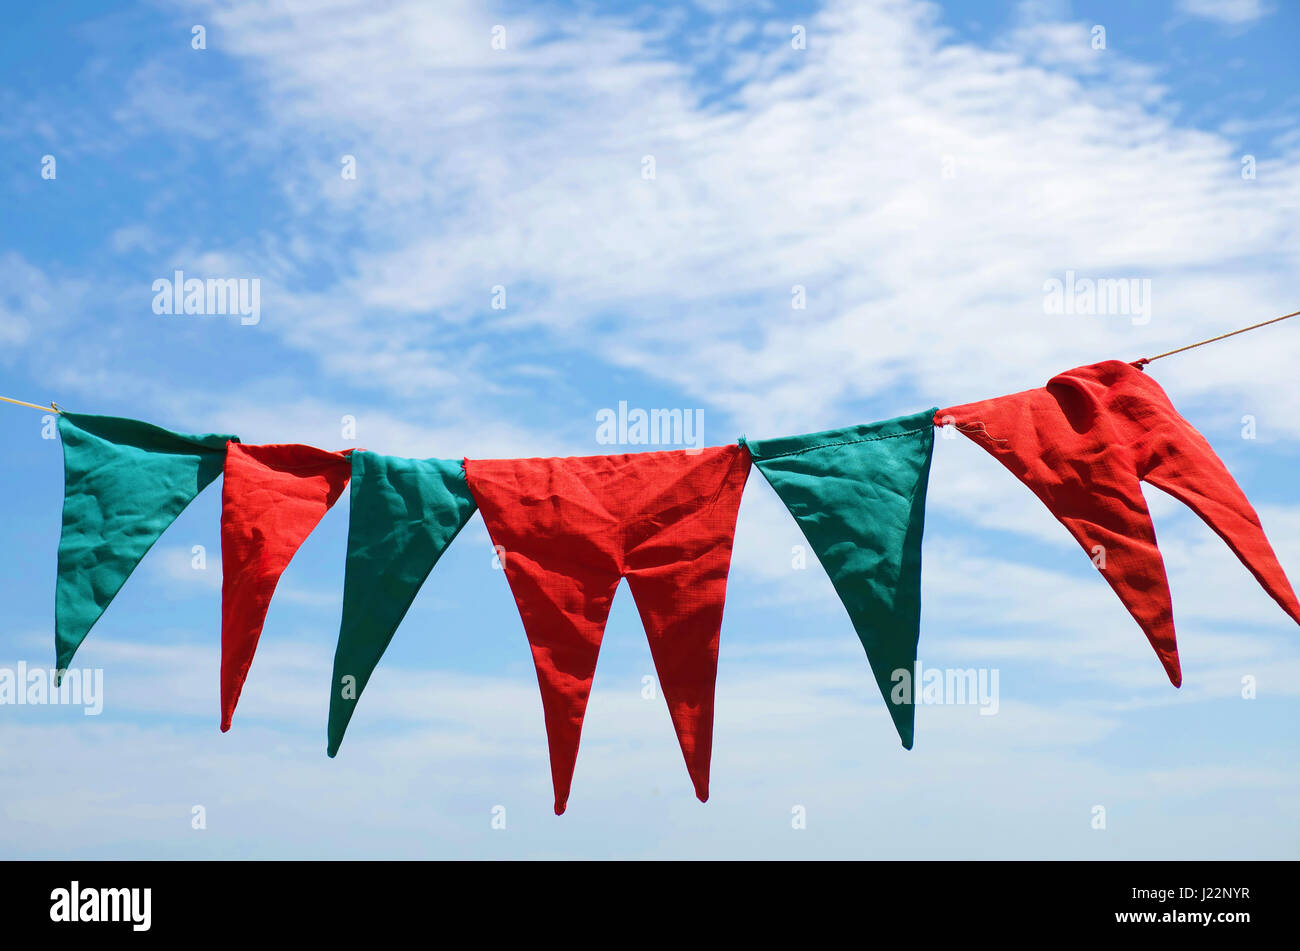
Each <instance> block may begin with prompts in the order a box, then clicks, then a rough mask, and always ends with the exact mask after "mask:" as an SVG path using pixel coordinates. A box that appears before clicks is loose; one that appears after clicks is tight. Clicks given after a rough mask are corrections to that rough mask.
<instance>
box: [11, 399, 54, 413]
mask: <svg viewBox="0 0 1300 951" xmlns="http://www.w3.org/2000/svg"><path fill="white" fill-rule="evenodd" d="M0 400H3V401H4V402H6V403H13V404H14V405H15V406H30V407H31V408H32V409H39V410H41V411H43V412H46V413H59V412H62V410H60V409H59V408H58V406H56V405H55V404H54V403H53V402H51V403H50V405H49V406H42V405H41V404H40V403H29V402H27V401H26V400H11V399H10V398H9V397H7V396H0Z"/></svg>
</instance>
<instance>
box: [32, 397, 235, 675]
mask: <svg viewBox="0 0 1300 951" xmlns="http://www.w3.org/2000/svg"><path fill="white" fill-rule="evenodd" d="M59 436H60V437H61V438H62V440H63V533H62V535H61V536H60V538H59V574H58V583H57V586H56V589H55V599H54V602H55V603H54V647H55V654H56V658H57V660H56V668H57V669H58V670H65V669H67V667H68V665H69V664H70V663H71V662H72V657H73V655H74V654H75V653H76V652H77V648H78V647H80V646H81V642H82V641H83V640H85V639H86V635H87V634H88V633H89V632H90V629H91V627H93V626H94V624H95V622H96V621H98V620H99V618H100V616H101V615H102V614H103V613H104V609H105V608H107V607H108V605H109V602H111V601H112V600H113V598H114V597H115V596H116V595H117V592H118V591H119V590H121V588H122V585H123V584H125V583H126V579H127V578H129V577H130V576H131V572H132V571H134V570H135V567H136V565H138V564H139V563H140V560H141V559H142V558H144V556H145V554H146V553H147V552H148V551H149V549H150V548H152V547H153V544H154V542H156V541H157V540H158V538H159V536H160V535H162V533H163V532H164V531H166V529H167V526H169V525H170V524H171V523H172V522H174V521H175V520H176V516H178V515H180V514H181V512H183V511H184V510H185V506H187V505H189V504H190V502H192V501H193V500H194V497H195V496H196V495H198V494H199V493H200V492H201V491H203V489H204V488H206V487H207V485H208V484H209V483H210V482H211V481H212V480H213V479H215V478H216V477H217V476H218V475H220V474H221V467H222V465H223V463H224V462H225V458H226V443H227V442H239V437H238V436H220V435H212V434H204V435H197V436H192V435H187V434H185V433H173V432H170V431H168V430H166V429H162V428H160V427H158V426H154V425H151V424H149V423H142V422H140V421H138V420H134V419H121V418H119V417H116V416H88V415H85V414H82V413H68V412H63V413H61V414H60V415H59Z"/></svg>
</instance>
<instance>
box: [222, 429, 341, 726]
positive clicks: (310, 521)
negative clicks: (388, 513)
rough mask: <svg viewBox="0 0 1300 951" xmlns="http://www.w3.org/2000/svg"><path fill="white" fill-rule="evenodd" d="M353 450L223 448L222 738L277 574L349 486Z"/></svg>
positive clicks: (257, 636) (282, 570)
mask: <svg viewBox="0 0 1300 951" xmlns="http://www.w3.org/2000/svg"><path fill="white" fill-rule="evenodd" d="M351 452H352V450H351V449H349V450H347V451H345V452H326V451H325V450H323V449H315V448H313V447H311V446H295V445H272V446H245V445H241V444H240V443H234V442H232V443H229V444H227V446H226V466H225V471H224V474H223V480H222V489H221V570H222V579H221V729H222V731H223V732H224V731H226V730H229V729H230V720H231V717H233V716H234V714H235V704H236V703H238V702H239V693H240V691H241V690H243V688H244V680H245V678H246V677H247V676H248V668H249V667H250V666H251V665H252V663H253V654H254V652H255V651H256V650H257V641H258V638H260V637H261V636H262V624H263V623H264V622H265V621H266V611H267V608H269V607H270V605H271V596H272V595H273V594H274V593H275V586H276V585H277V584H278V583H279V581H280V575H281V574H283V573H284V569H285V568H286V567H288V565H289V562H290V560H292V558H293V556H294V554H295V553H296V552H297V551H298V548H299V547H300V546H301V545H302V543H303V542H304V541H306V539H307V536H308V535H310V534H311V533H312V530H313V529H314V528H315V527H316V525H317V524H318V523H319V522H320V520H321V519H322V518H323V517H324V516H325V513H326V512H327V511H329V509H330V506H332V505H333V504H334V503H335V502H336V501H338V497H339V495H341V494H342V492H343V489H344V488H345V487H346V486H347V484H348V479H349V477H350V476H351V474H352V464H351V462H350V461H349V459H348V455H349V454H350V453H351Z"/></svg>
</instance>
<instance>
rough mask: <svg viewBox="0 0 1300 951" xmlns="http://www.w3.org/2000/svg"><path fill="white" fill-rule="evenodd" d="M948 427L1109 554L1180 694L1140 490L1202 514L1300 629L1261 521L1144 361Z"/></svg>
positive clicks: (1087, 547) (1097, 372)
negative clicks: (1144, 367) (1143, 367)
mask: <svg viewBox="0 0 1300 951" xmlns="http://www.w3.org/2000/svg"><path fill="white" fill-rule="evenodd" d="M946 422H952V423H955V424H956V425H957V427H958V428H959V429H960V430H961V431H962V432H963V433H965V434H966V435H967V436H969V437H970V438H971V439H972V440H974V441H975V442H976V443H978V444H979V445H981V446H983V447H984V448H985V449H986V450H988V452H989V453H991V454H992V455H993V456H994V457H995V458H996V459H997V460H998V461H999V462H1001V463H1002V464H1003V465H1004V466H1006V467H1007V469H1009V470H1010V471H1011V472H1012V473H1014V474H1015V475H1016V477H1017V478H1019V479H1020V480H1021V481H1022V482H1024V483H1025V485H1027V486H1029V488H1030V489H1032V490H1033V492H1034V494H1035V495H1037V496H1038V497H1039V498H1040V499H1042V501H1043V503H1044V504H1045V505H1046V506H1047V507H1048V508H1049V509H1051V511H1052V514H1053V515H1055V516H1056V517H1057V518H1058V519H1059V520H1060V521H1061V523H1062V524H1063V525H1064V526H1065V527H1066V528H1068V529H1069V530H1070V533H1071V534H1072V535H1073V536H1074V537H1075V539H1076V540H1077V541H1078V542H1079V544H1080V545H1082V546H1083V549H1084V551H1086V552H1088V553H1089V554H1090V555H1092V554H1093V553H1094V549H1095V548H1096V546H1101V551H1103V552H1104V557H1105V567H1104V568H1103V569H1102V572H1101V573H1102V575H1103V576H1104V577H1105V579H1106V581H1107V582H1109V584H1110V586H1111V587H1112V588H1113V589H1114V590H1115V593H1116V594H1117V595H1119V598H1120V600H1121V601H1123V602H1124V606H1125V607H1126V608H1128V610H1129V613H1131V614H1132V615H1133V618H1134V619H1135V620H1136V621H1137V622H1138V624H1139V625H1140V626H1141V628H1142V630H1143V632H1144V633H1145V634H1146V636H1147V639H1148V640H1149V641H1150V642H1151V646H1152V647H1154V648H1155V651H1156V654H1157V655H1158V656H1159V657H1160V661H1161V663H1163V664H1164V667H1165V671H1166V672H1167V673H1168V674H1169V679H1170V680H1171V681H1172V682H1173V684H1174V686H1175V687H1177V686H1179V685H1180V684H1181V683H1182V669H1181V667H1180V666H1179V662H1178V645H1177V642H1176V640H1175V637H1174V621H1173V602H1172V599H1171V598H1170V595H1169V581H1168V579H1167V577H1166V575H1165V564H1164V559H1163V558H1162V557H1161V555H1160V549H1159V548H1158V547H1156V534H1155V527H1154V526H1153V525H1152V523H1151V516H1150V514H1149V512H1148V511H1147V505H1146V501H1145V500H1144V499H1143V497H1142V490H1141V488H1140V486H1139V482H1147V483H1149V484H1150V485H1153V486H1155V487H1156V488H1158V489H1162V490H1164V491H1165V492H1168V493H1169V494H1170V495H1172V496H1174V498H1176V499H1179V500H1180V501H1182V502H1183V504H1185V505H1187V506H1188V507H1189V508H1191V509H1192V511H1194V512H1196V514H1197V515H1199V516H1200V517H1201V518H1202V519H1203V520H1204V521H1205V523H1206V524H1207V525H1209V526H1210V528H1212V529H1213V530H1214V531H1215V532H1216V533H1217V534H1218V535H1219V537H1220V538H1222V539H1223V540H1224V541H1225V542H1227V544H1228V547H1230V548H1231V549H1232V550H1233V552H1235V553H1236V555H1237V557H1238V558H1240V559H1241V561H1242V563H1243V564H1244V565H1245V566H1246V567H1247V568H1248V569H1250V572H1251V573H1252V574H1253V575H1254V576H1255V578H1256V580H1258V581H1259V583H1260V584H1261V585H1262V586H1263V587H1264V590H1266V591H1267V592H1268V593H1269V594H1270V595H1271V596H1272V597H1273V599H1274V600H1275V601H1277V603H1278V604H1280V605H1281V606H1282V610H1284V611H1286V613H1287V614H1289V615H1291V617H1292V618H1294V619H1295V620H1296V621H1297V622H1298V623H1300V603H1297V601H1296V596H1295V592H1294V591H1292V589H1291V584H1290V582H1288V581H1287V578H1286V575H1285V574H1284V573H1283V571H1282V567H1281V565H1279V564H1278V561H1277V556H1276V555H1274V553H1273V549H1272V547H1271V546H1270V545H1269V543H1268V539H1267V538H1266V537H1265V536H1264V529H1263V528H1262V527H1261V525H1260V522H1259V516H1258V515H1256V514H1255V510H1254V509H1253V508H1251V505H1250V503H1249V502H1248V501H1247V500H1246V496H1245V494H1244V493H1243V492H1242V491H1241V488H1240V487H1239V486H1238V485H1237V483H1236V481H1235V480H1234V479H1233V478H1232V476H1231V475H1230V474H1229V473H1228V470H1227V468H1226V467H1225V466H1224V464H1223V462H1222V461H1221V460H1220V459H1219V457H1218V456H1217V455H1215V453H1214V450H1213V449H1211V448H1210V444H1209V443H1208V442H1206V440H1205V437H1204V436H1202V435H1201V434H1200V433H1199V432H1197V431H1196V430H1195V429H1194V428H1193V427H1192V425H1191V424H1190V423H1189V422H1187V420H1185V419H1183V417H1182V416H1180V415H1179V414H1178V411H1177V410H1175V409H1174V407H1173V404H1172V403H1170V401H1169V397H1168V396H1167V395H1165V391H1164V390H1163V389H1161V388H1160V385H1159V384H1158V383H1156V381H1155V380H1153V379H1151V377H1149V376H1147V374H1146V373H1144V372H1143V371H1142V370H1141V369H1140V368H1139V367H1138V366H1137V365H1135V364H1130V363H1122V362H1120V361H1118V360H1108V361H1106V362H1105V363H1097V364H1094V365H1092V366H1085V367H1078V368H1076V369H1074V370H1067V371H1066V372H1065V373H1061V374H1059V375H1057V376H1055V377H1053V378H1052V379H1051V380H1050V381H1048V384H1047V386H1046V387H1045V388H1042V389H1036V390H1026V391H1025V392H1023V393H1014V394H1012V395H1010V396H1002V397H998V398H996V399H991V400H983V401H981V402H978V403H967V404H965V405H963V406H953V407H950V408H949V409H942V410H939V412H938V413H936V414H935V424H936V425H943V424H944V423H946ZM1094 560H1095V561H1100V559H1099V558H1095V557H1094ZM1099 567H1100V566H1099Z"/></svg>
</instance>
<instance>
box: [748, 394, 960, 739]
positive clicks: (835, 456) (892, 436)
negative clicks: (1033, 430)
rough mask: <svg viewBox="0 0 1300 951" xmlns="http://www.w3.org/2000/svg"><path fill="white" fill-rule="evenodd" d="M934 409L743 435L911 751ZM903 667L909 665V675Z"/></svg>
mask: <svg viewBox="0 0 1300 951" xmlns="http://www.w3.org/2000/svg"><path fill="white" fill-rule="evenodd" d="M934 414H935V410H933V409H931V410H927V411H926V412H924V413H916V414H914V415H912V416H900V417H898V418H897V419H890V420H886V421H884V422H880V423H871V424H869V425H865V426H851V427H849V428H847V429H832V430H828V431H826V432H822V433H810V434H808V435H806V436H787V437H784V438H781V439H764V440H762V441H761V442H746V441H745V440H744V439H743V438H742V439H741V443H742V444H743V445H746V446H748V447H749V452H750V455H752V456H753V457H754V464H755V465H756V466H758V469H759V471H760V472H762V473H763V475H764V476H765V477H766V478H767V481H768V482H769V483H771V485H772V488H773V489H775V490H776V494H777V495H779V496H780V497H781V501H782V502H784V503H785V506H786V508H788V509H789V510H790V514H791V515H793V516H794V517H795V521H797V522H798V523H799V527H800V528H801V529H802V530H803V534H804V537H805V538H806V539H808V544H809V545H811V546H812V549H813V551H814V552H816V553H817V557H818V558H819V559H820V560H821V563H822V567H824V568H825V569H826V573H827V574H829V575H830V579H831V583H832V584H833V585H835V590H836V592H838V593H839V596H840V600H841V601H843V602H844V606H845V607H846V608H847V609H848V612H849V618H850V619H851V620H852V621H853V627H854V629H855V630H856V631H857V632H858V638H859V639H860V640H861V641H862V646H863V647H865V648H866V650H867V660H868V661H869V662H870V663H871V670H872V672H873V673H874V674H875V677H876V683H877V684H878V685H879V686H880V692H881V694H883V695H884V698H885V703H886V704H888V706H889V713H890V716H892V717H893V718H894V726H895V728H896V729H897V730H898V736H899V738H900V739H901V740H902V741H903V746H904V747H906V748H907V749H911V748H912V726H913V721H914V719H915V718H914V716H913V712H914V710H913V706H912V702H913V700H914V699H915V694H916V684H915V683H914V682H913V678H914V677H915V673H916V642H917V639H918V637H919V635H920V629H921V532H922V529H923V527H924V524H925V490H926V486H927V484H928V482H929V479H930V456H931V453H932V451H933V449H934V422H933V420H934ZM896 671H905V672H906V674H905V678H906V679H905V680H904V679H903V678H904V675H903V674H898V675H896V674H895V672H896ZM895 685H898V686H899V687H900V689H898V691H897V702H895ZM903 686H905V688H906V689H901V688H902V687H903Z"/></svg>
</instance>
